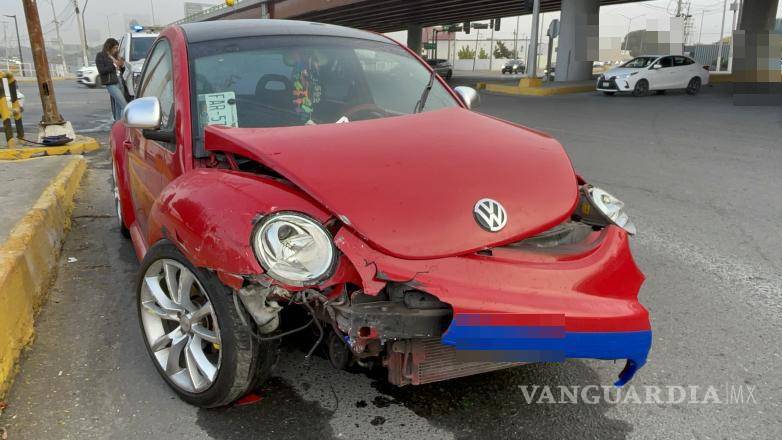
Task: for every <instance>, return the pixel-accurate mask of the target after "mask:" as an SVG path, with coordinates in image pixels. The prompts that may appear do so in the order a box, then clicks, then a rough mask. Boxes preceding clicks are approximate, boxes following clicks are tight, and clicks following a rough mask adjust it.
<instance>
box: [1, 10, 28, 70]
mask: <svg viewBox="0 0 782 440" xmlns="http://www.w3.org/2000/svg"><path fill="white" fill-rule="evenodd" d="M3 15H5V16H6V17H8V18H13V19H14V27H15V28H16V45H17V46H18V47H19V63H20V67H21V68H22V69H24V57H23V56H22V40H21V39H20V38H19V23H18V22H17V21H16V15H10V14H3ZM22 72H24V70H22ZM22 76H24V74H22Z"/></svg>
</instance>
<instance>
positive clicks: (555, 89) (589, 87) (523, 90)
mask: <svg viewBox="0 0 782 440" xmlns="http://www.w3.org/2000/svg"><path fill="white" fill-rule="evenodd" d="M478 88H479V89H481V90H486V91H487V92H492V93H502V94H505V95H519V96H552V95H567V94H570V93H584V92H591V91H594V90H595V85H594V84H573V85H563V86H550V87H523V86H521V85H505V84H492V83H478Z"/></svg>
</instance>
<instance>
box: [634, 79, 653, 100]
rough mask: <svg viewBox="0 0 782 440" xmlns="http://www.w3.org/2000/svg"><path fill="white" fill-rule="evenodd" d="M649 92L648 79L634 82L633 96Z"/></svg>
mask: <svg viewBox="0 0 782 440" xmlns="http://www.w3.org/2000/svg"><path fill="white" fill-rule="evenodd" d="M648 94H649V81H647V80H645V79H642V80H639V81H638V82H637V83H635V89H633V96H636V97H640V96H646V95H648Z"/></svg>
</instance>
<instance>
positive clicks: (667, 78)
mask: <svg viewBox="0 0 782 440" xmlns="http://www.w3.org/2000/svg"><path fill="white" fill-rule="evenodd" d="M654 65H659V66H660V68H659V69H652V70H653V72H651V75H650V78H651V81H649V86H650V88H651V89H652V90H664V89H669V88H671V86H672V85H673V74H674V72H673V57H662V58H660V59H659V60H657V62H655V63H654Z"/></svg>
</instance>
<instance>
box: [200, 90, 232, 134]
mask: <svg viewBox="0 0 782 440" xmlns="http://www.w3.org/2000/svg"><path fill="white" fill-rule="evenodd" d="M198 119H199V120H200V121H201V126H202V127H204V126H207V125H226V126H228V127H237V126H238V121H237V117H236V94H235V93H234V92H221V93H205V94H202V95H198Z"/></svg>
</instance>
